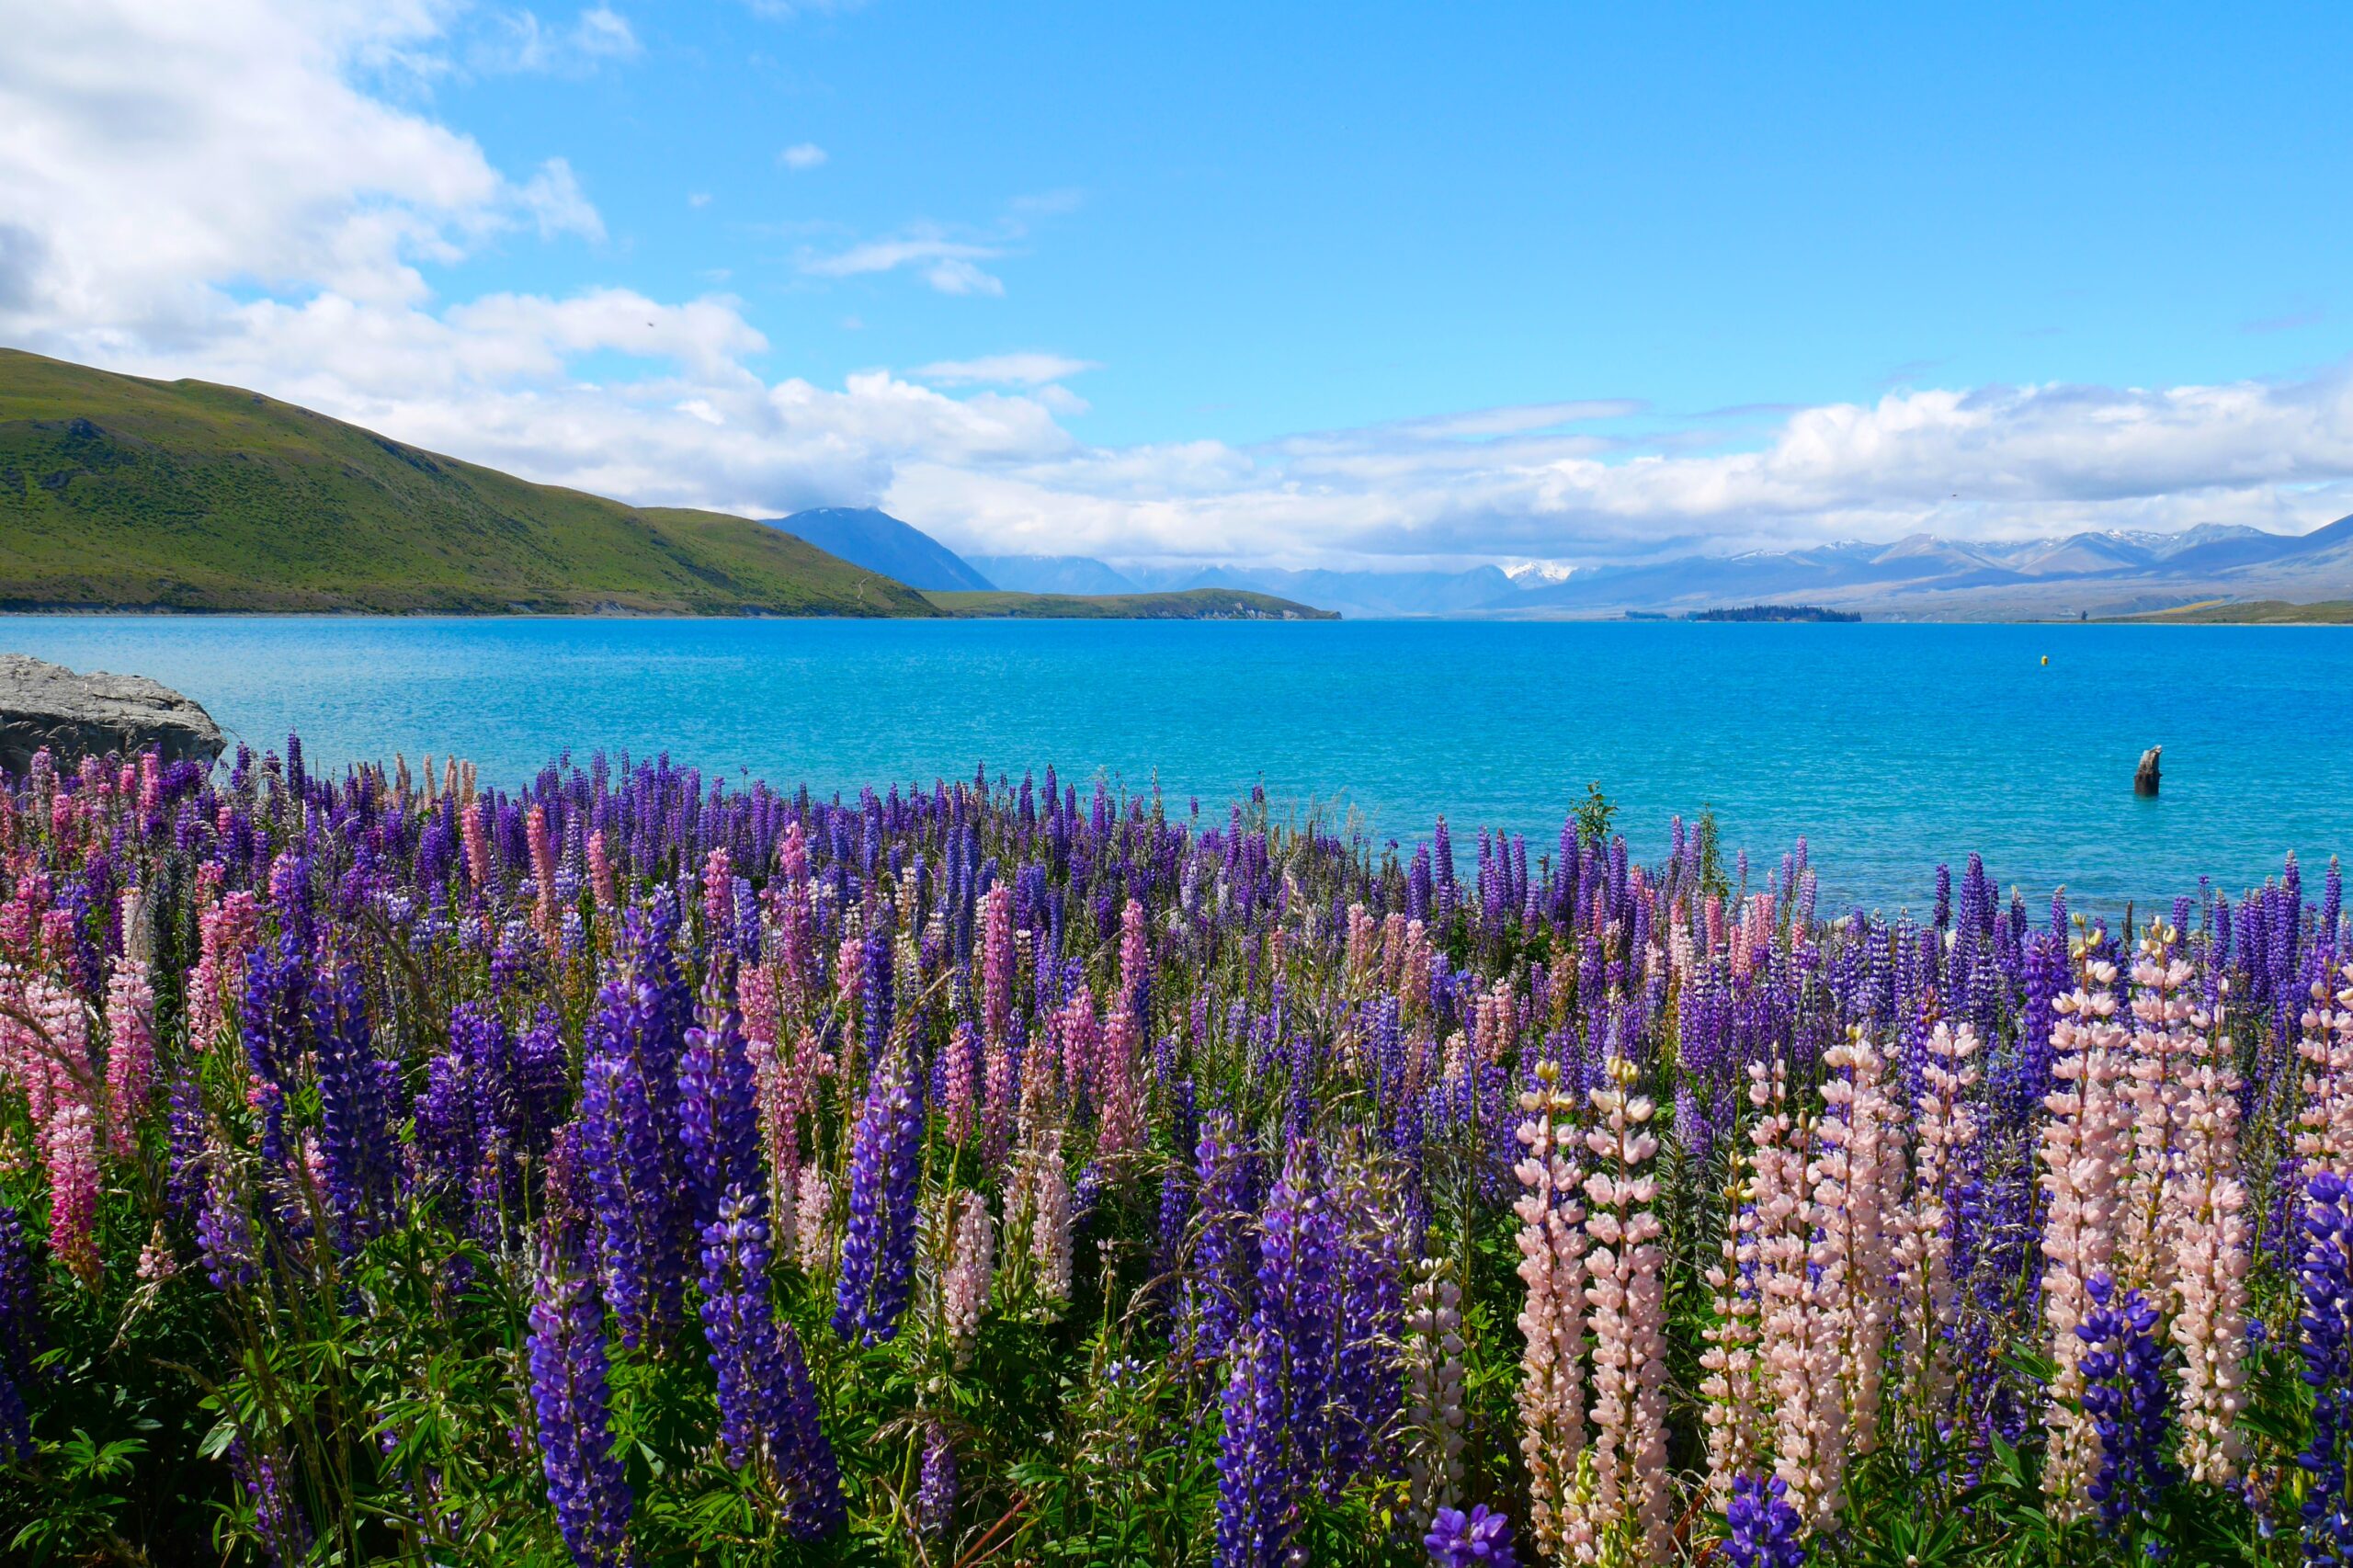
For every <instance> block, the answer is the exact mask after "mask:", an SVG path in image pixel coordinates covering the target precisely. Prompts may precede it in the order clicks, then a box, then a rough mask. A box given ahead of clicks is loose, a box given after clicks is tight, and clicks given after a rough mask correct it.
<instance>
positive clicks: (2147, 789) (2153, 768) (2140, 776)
mask: <svg viewBox="0 0 2353 1568" xmlns="http://www.w3.org/2000/svg"><path fill="white" fill-rule="evenodd" d="M2163 750H2165V747H2163V746H2151V747H2150V748H2149V749H2148V750H2147V751H2144V752H2143V753H2142V754H2141V766H2140V767H2136V768H2134V769H2133V770H2132V792H2133V793H2134V794H2136V795H2154V794H2155V793H2156V792H2157V754H2158V753H2159V752H2161V751H2163Z"/></svg>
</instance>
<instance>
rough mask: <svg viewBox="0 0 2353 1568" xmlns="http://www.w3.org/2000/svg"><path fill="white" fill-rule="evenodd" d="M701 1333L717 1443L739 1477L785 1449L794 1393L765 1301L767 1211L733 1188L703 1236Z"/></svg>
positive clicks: (773, 1308)
mask: <svg viewBox="0 0 2353 1568" xmlns="http://www.w3.org/2000/svg"><path fill="white" fill-rule="evenodd" d="M702 1241H703V1246H702V1290H703V1301H702V1327H703V1335H704V1337H705V1338H706V1339H708V1340H709V1341H710V1367H711V1370H712V1372H713V1373H714V1374H716V1376H717V1378H718V1381H719V1440H720V1444H721V1446H722V1447H723V1448H724V1449H726V1450H727V1459H728V1462H729V1463H730V1464H733V1466H735V1468H737V1469H738V1470H741V1469H742V1468H743V1467H744V1466H745V1465H746V1464H748V1463H750V1462H751V1461H752V1460H753V1458H754V1457H755V1456H756V1454H758V1453H759V1452H761V1451H762V1450H763V1449H765V1450H766V1451H767V1452H768V1453H769V1454H770V1455H771V1456H773V1455H774V1454H776V1453H777V1452H778V1451H779V1449H780V1448H781V1447H782V1443H781V1440H780V1437H779V1435H780V1434H781V1433H782V1432H783V1430H784V1426H785V1422H786V1406H787V1405H788V1403H790V1398H791V1393H790V1388H789V1387H788V1386H787V1385H788V1379H787V1376H786V1369H785V1365H784V1358H783V1354H782V1351H781V1349H780V1346H779V1338H778V1335H777V1319H776V1305H775V1303H774V1302H773V1301H770V1300H769V1298H768V1226H767V1220H766V1219H765V1218H764V1217H763V1210H762V1206H761V1205H760V1204H759V1203H757V1202H756V1200H755V1199H753V1198H752V1196H751V1195H749V1194H748V1193H746V1192H745V1190H744V1188H743V1187H729V1188H728V1189H727V1191H726V1193H725V1195H724V1196H723V1197H722V1198H721V1199H720V1203H719V1217H718V1218H717V1219H715V1220H713V1221H711V1222H710V1225H709V1226H708V1227H706V1228H705V1229H704V1231H703V1233H702Z"/></svg>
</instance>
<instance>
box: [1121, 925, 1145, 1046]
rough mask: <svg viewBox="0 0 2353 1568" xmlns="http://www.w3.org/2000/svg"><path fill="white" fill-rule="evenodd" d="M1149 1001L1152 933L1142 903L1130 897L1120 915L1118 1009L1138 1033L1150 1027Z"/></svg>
mask: <svg viewBox="0 0 2353 1568" xmlns="http://www.w3.org/2000/svg"><path fill="white" fill-rule="evenodd" d="M1151 998H1152V934H1151V932H1150V931H1149V930H1148V929H1147V928H1146V926H1145V925H1144V914H1143V904H1142V901H1140V900H1137V899H1132V898H1131V899H1130V900H1128V903H1127V907H1126V908H1125V909H1123V910H1121V911H1120V1011H1121V1012H1124V1013H1127V1014H1130V1015H1131V1016H1132V1017H1134V1019H1135V1022H1136V1027H1137V1028H1138V1029H1139V1030H1141V1029H1142V1028H1146V1027H1148V1025H1149V1022H1150V1020H1149V1019H1148V1018H1147V1017H1145V1013H1146V1011H1147V1009H1148V1007H1149V1006H1150V1004H1151Z"/></svg>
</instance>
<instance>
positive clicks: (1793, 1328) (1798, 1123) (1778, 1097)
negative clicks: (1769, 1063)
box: [1741, 1062, 1847, 1522]
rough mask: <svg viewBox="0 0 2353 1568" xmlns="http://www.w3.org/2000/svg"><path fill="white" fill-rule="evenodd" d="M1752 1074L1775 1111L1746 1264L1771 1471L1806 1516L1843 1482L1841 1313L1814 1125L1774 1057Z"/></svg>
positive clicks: (1757, 1173) (1755, 1183)
mask: <svg viewBox="0 0 2353 1568" xmlns="http://www.w3.org/2000/svg"><path fill="white" fill-rule="evenodd" d="M1748 1072H1749V1097H1750V1100H1751V1102H1752V1103H1754V1104H1755V1105H1756V1106H1757V1107H1759V1108H1769V1109H1768V1114H1766V1115H1764V1116H1762V1117H1760V1118H1759V1119H1758V1120H1757V1122H1756V1126H1755V1127H1754V1128H1752V1129H1751V1130H1750V1132H1749V1143H1750V1152H1749V1173H1750V1176H1749V1181H1750V1210H1751V1211H1750V1213H1749V1215H1748V1216H1747V1217H1746V1218H1745V1221H1744V1225H1745V1234H1744V1236H1743V1238H1742V1246H1743V1247H1744V1248H1745V1252H1744V1253H1743V1254H1742V1256H1741V1261H1742V1263H1743V1265H1744V1266H1745V1267H1750V1268H1751V1269H1753V1272H1754V1277H1755V1279H1756V1291H1757V1296H1758V1301H1757V1309H1756V1311H1757V1324H1756V1342H1757V1358H1758V1362H1759V1365H1760V1367H1761V1369H1762V1377H1763V1381H1764V1383H1765V1386H1766V1388H1767V1390H1768V1392H1769V1393H1770V1395H1771V1400H1772V1444H1771V1447H1772V1454H1773V1473H1774V1474H1775V1476H1777V1477H1778V1478H1779V1480H1780V1482H1781V1483H1782V1484H1783V1486H1784V1487H1785V1488H1786V1489H1787V1492H1788V1496H1789V1502H1790V1506H1791V1507H1792V1508H1795V1509H1796V1510H1797V1511H1798V1514H1799V1515H1800V1517H1802V1518H1804V1519H1806V1520H1808V1521H1809V1522H1811V1521H1813V1520H1816V1519H1819V1518H1822V1517H1824V1516H1825V1515H1826V1514H1827V1513H1828V1512H1829V1511H1830V1509H1831V1508H1832V1507H1833V1506H1835V1505H1836V1499H1837V1496H1838V1491H1839V1487H1840V1485H1841V1484H1842V1483H1843V1480H1844V1466H1843V1457H1844V1454H1845V1442H1846V1433H1845V1426H1846V1415H1847V1406H1846V1400H1845V1398H1844V1396H1843V1395H1842V1393H1841V1392H1840V1382H1839V1376H1838V1372H1839V1358H1840V1356H1841V1354H1842V1352H1843V1350H1844V1341H1845V1335H1844V1333H1843V1328H1844V1323H1843V1313H1842V1312H1841V1311H1840V1306H1841V1303H1840V1302H1839V1301H1838V1299H1837V1297H1836V1294H1835V1293H1834V1292H1833V1291H1832V1290H1830V1289H1827V1288H1826V1286H1827V1285H1828V1284H1829V1282H1828V1281H1827V1280H1826V1279H1825V1278H1823V1277H1821V1276H1819V1275H1817V1274H1816V1272H1815V1270H1814V1263H1815V1250H1814V1243H1813V1236H1814V1233H1815V1232H1816V1230H1817V1229H1819V1228H1821V1223H1820V1222H1821V1219H1822V1214H1821V1210H1820V1208H1819V1206H1818V1205H1817V1204H1816V1203H1815V1202H1814V1201H1813V1194H1812V1191H1811V1190H1810V1187H1809V1183H1808V1180H1807V1167H1806V1156H1805V1150H1806V1145H1807V1144H1808V1142H1810V1141H1811V1138H1812V1134H1813V1125H1812V1123H1811V1122H1810V1121H1809V1120H1808V1119H1803V1118H1796V1119H1792V1118H1791V1116H1790V1114H1789V1113H1788V1112H1787V1111H1786V1110H1784V1109H1783V1107H1784V1106H1785V1104H1786V1096H1787V1086H1786V1076H1785V1072H1784V1069H1783V1067H1782V1064H1781V1063H1779V1062H1775V1063H1774V1065H1773V1068H1772V1070H1771V1073H1770V1074H1769V1075H1768V1073H1767V1070H1766V1069H1765V1068H1764V1067H1763V1066H1761V1065H1756V1064H1752V1065H1751V1066H1750V1068H1749V1070H1748Z"/></svg>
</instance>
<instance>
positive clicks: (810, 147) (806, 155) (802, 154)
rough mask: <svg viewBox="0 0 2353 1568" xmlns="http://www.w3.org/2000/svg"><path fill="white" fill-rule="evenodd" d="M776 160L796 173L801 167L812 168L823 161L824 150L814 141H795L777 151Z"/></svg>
mask: <svg viewBox="0 0 2353 1568" xmlns="http://www.w3.org/2000/svg"><path fill="white" fill-rule="evenodd" d="M776 161H777V162H778V163H779V164H781V165H784V166H785V167H786V168H788V169H790V170H792V171H793V172H794V173H796V174H798V173H799V172H800V171H801V170H802V169H813V168H815V167H816V166H817V165H820V164H822V163H824V161H825V150H824V148H823V147H820V146H818V145H817V143H815V142H794V143H793V144H792V145H791V146H790V147H787V148H786V149H785V150H784V151H783V152H781V153H778V154H777V155H776Z"/></svg>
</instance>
